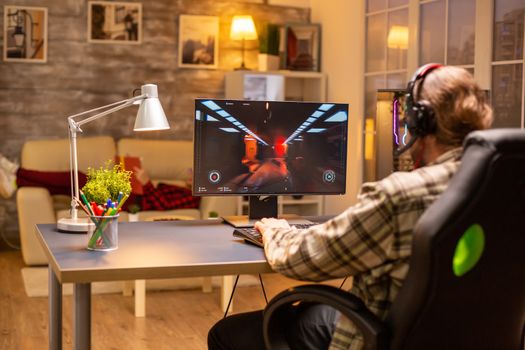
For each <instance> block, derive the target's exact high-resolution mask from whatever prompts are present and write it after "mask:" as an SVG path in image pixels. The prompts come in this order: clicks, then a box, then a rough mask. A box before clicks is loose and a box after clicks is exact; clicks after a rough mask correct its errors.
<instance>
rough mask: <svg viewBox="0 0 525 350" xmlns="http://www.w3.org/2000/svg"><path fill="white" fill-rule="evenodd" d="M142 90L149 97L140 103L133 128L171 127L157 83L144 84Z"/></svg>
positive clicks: (159, 128) (156, 128) (138, 129)
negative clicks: (160, 98) (161, 101)
mask: <svg viewBox="0 0 525 350" xmlns="http://www.w3.org/2000/svg"><path fill="white" fill-rule="evenodd" d="M141 92H142V94H143V95H144V94H146V95H147V97H146V98H145V99H144V100H142V102H141V104H140V107H139V111H138V112H137V118H136V119H135V126H134V127H133V130H134V131H149V130H166V129H169V128H170V125H169V123H168V120H167V119H166V114H164V110H163V109H162V106H161V104H160V101H159V95H158V92H157V85H154V84H146V85H142V87H141Z"/></svg>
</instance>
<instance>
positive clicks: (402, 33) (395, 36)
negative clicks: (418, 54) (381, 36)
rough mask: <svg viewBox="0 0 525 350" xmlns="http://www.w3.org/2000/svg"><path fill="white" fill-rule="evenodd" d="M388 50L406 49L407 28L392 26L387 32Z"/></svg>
mask: <svg viewBox="0 0 525 350" xmlns="http://www.w3.org/2000/svg"><path fill="white" fill-rule="evenodd" d="M387 45H388V48H389V49H403V50H406V49H408V27H404V26H392V27H391V28H390V31H389V32H388V39H387Z"/></svg>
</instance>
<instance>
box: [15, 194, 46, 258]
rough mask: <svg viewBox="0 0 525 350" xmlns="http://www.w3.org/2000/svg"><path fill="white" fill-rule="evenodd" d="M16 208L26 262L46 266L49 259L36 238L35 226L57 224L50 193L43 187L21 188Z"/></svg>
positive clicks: (17, 196)
mask: <svg viewBox="0 0 525 350" xmlns="http://www.w3.org/2000/svg"><path fill="white" fill-rule="evenodd" d="M16 207H17V211H18V228H19V230H20V244H21V247H22V257H23V258H24V262H25V263H26V264H27V265H46V264H47V258H46V255H45V254H44V250H43V249H42V247H41V246H40V243H39V242H38V239H37V237H36V234H35V225H36V224H50V223H54V222H56V217H55V211H54V208H53V200H52V198H51V195H50V194H49V191H48V190H47V189H45V188H42V187H21V188H19V189H18V190H17V191H16Z"/></svg>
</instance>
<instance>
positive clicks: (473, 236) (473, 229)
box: [452, 224, 485, 277]
mask: <svg viewBox="0 0 525 350" xmlns="http://www.w3.org/2000/svg"><path fill="white" fill-rule="evenodd" d="M484 249H485V234H484V232H483V228H482V227H481V226H480V225H478V224H474V225H472V226H470V227H469V228H468V229H467V230H466V231H465V233H463V235H462V236H461V238H460V239H459V241H458V244H457V245H456V250H455V252H454V258H453V259H452V269H453V270H454V275H456V276H457V277H461V276H463V275H464V274H466V273H467V272H469V271H470V270H472V269H473V268H474V267H475V266H476V264H477V263H478V261H479V259H480V258H481V255H482V254H483V250H484Z"/></svg>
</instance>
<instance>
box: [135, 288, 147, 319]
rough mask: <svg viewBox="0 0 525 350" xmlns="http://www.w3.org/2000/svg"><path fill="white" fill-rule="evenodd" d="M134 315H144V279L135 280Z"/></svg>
mask: <svg viewBox="0 0 525 350" xmlns="http://www.w3.org/2000/svg"><path fill="white" fill-rule="evenodd" d="M135 317H146V280H135Z"/></svg>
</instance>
